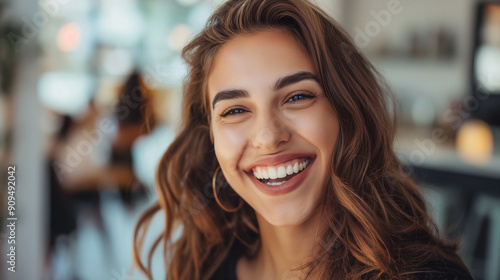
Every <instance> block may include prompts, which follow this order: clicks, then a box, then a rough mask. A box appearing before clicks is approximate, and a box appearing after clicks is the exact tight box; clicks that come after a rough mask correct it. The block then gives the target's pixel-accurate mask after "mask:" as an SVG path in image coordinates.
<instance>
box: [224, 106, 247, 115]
mask: <svg viewBox="0 0 500 280" xmlns="http://www.w3.org/2000/svg"><path fill="white" fill-rule="evenodd" d="M245 112H247V110H245V109H242V108H229V109H227V110H226V111H224V112H223V113H222V114H220V116H221V117H226V116H229V115H237V114H242V113H245Z"/></svg>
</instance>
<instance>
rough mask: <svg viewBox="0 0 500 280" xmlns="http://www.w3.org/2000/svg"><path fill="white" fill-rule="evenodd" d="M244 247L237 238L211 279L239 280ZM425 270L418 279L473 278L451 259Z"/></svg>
mask: <svg viewBox="0 0 500 280" xmlns="http://www.w3.org/2000/svg"><path fill="white" fill-rule="evenodd" d="M243 250H244V247H243V244H241V242H239V241H238V240H235V242H234V244H233V247H232V248H231V250H230V251H229V253H228V255H227V257H226V259H225V260H224V262H223V263H222V264H221V265H220V267H219V268H218V269H217V271H216V272H215V274H214V275H213V276H212V277H211V278H210V280H237V278H236V263H237V261H238V258H239V257H240V255H241V252H243ZM421 270H422V271H423V272H420V273H417V274H415V279H418V280H473V278H472V276H471V275H470V274H469V272H468V271H466V270H464V269H463V268H462V267H461V266H460V265H458V264H455V263H452V262H449V261H432V262H429V263H427V264H426V265H425V266H424V267H423V268H422V269H421Z"/></svg>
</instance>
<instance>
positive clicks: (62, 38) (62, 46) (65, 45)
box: [56, 22, 81, 52]
mask: <svg viewBox="0 0 500 280" xmlns="http://www.w3.org/2000/svg"><path fill="white" fill-rule="evenodd" d="M80 39H81V32H80V27H79V26H78V24H76V23H74V22H71V23H68V24H65V25H63V27H61V29H59V31H58V32H57V39H56V40H57V47H58V48H59V50H61V51H63V52H72V51H74V50H75V49H76V48H77V47H78V45H79V44H80Z"/></svg>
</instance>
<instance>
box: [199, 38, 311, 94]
mask: <svg viewBox="0 0 500 280" xmlns="http://www.w3.org/2000/svg"><path fill="white" fill-rule="evenodd" d="M213 63H214V65H213V67H212V71H211V72H210V74H209V76H208V91H209V96H210V98H213V96H214V95H215V93H216V92H218V91H220V90H228V89H234V88H242V87H243V88H252V87H256V86H264V85H267V86H273V85H274V83H275V82H276V80H277V79H279V78H280V77H283V76H286V75H290V74H292V73H296V72H300V71H307V72H312V73H314V66H313V64H312V62H311V59H310V58H309V56H308V55H307V54H306V53H305V52H304V51H303V50H302V48H301V47H300V46H299V44H298V43H297V42H296V40H295V38H294V37H293V36H292V35H291V34H290V33H289V32H287V31H284V30H280V29H271V30H265V31H260V32H257V33H255V34H251V35H240V36H237V37H234V38H232V39H231V40H229V41H228V42H226V43H225V44H224V45H222V46H221V47H220V49H219V51H218V52H217V56H216V57H215V59H214V62H213Z"/></svg>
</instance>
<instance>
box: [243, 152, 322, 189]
mask: <svg viewBox="0 0 500 280" xmlns="http://www.w3.org/2000/svg"><path fill="white" fill-rule="evenodd" d="M314 160H315V157H314V158H312V157H306V158H299V159H294V160H290V161H287V162H285V163H282V164H279V165H277V166H257V167H254V168H253V169H252V172H246V173H247V175H248V176H249V177H250V180H251V181H252V182H253V183H254V184H255V185H256V186H257V188H258V189H259V190H261V191H262V192H264V193H265V194H268V195H279V194H285V193H289V192H291V191H293V190H295V189H296V188H298V187H299V186H300V184H301V183H302V182H303V181H304V180H305V178H306V177H307V174H308V173H309V170H310V169H311V166H312V165H313V164H314Z"/></svg>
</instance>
